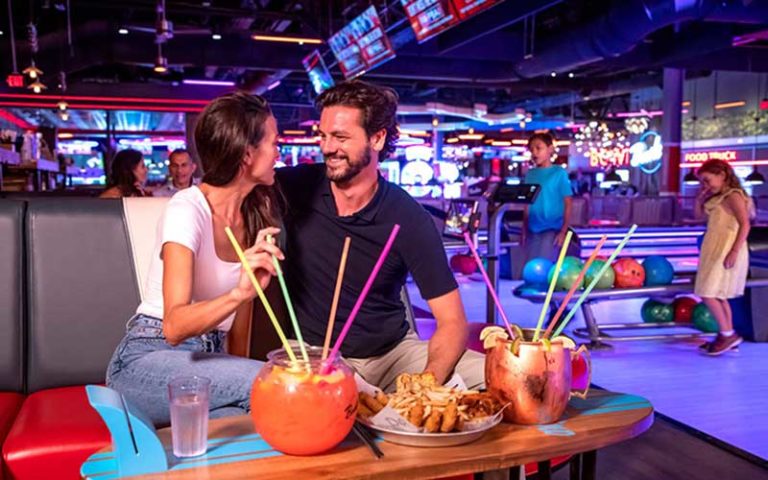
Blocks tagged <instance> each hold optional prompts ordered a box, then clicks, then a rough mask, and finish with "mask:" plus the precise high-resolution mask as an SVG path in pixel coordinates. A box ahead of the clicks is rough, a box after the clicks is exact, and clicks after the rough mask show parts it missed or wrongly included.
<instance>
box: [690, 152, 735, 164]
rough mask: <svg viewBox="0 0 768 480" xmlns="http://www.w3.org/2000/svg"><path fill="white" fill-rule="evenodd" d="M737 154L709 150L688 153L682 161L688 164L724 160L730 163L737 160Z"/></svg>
mask: <svg viewBox="0 0 768 480" xmlns="http://www.w3.org/2000/svg"><path fill="white" fill-rule="evenodd" d="M738 156H739V152H738V151H737V150H709V151H704V152H688V153H686V154H685V155H684V156H683V161H684V162H686V163H688V162H706V161H707V160H724V161H726V162H732V161H735V160H738Z"/></svg>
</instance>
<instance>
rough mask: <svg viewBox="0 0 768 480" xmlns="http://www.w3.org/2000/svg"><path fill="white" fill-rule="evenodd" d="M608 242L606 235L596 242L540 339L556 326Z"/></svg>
mask: <svg viewBox="0 0 768 480" xmlns="http://www.w3.org/2000/svg"><path fill="white" fill-rule="evenodd" d="M606 240H608V235H603V236H602V237H600V241H599V242H597V245H596V246H595V249H594V250H592V254H591V255H590V256H589V258H588V259H587V261H586V263H584V267H583V268H582V269H581V272H579V276H578V277H576V281H575V282H573V285H571V289H570V290H568V293H567V294H566V295H565V298H563V302H562V303H561V304H560V308H558V309H557V313H555V316H554V317H552V321H550V322H549V326H548V327H547V329H546V330H544V333H543V334H542V335H541V338H547V337H548V336H549V335H550V334H551V333H552V329H553V328H554V327H555V325H556V324H557V321H558V320H560V316H561V315H562V314H563V312H564V311H565V308H566V307H567V306H568V302H569V301H570V300H571V297H573V294H574V293H576V290H577V289H578V288H579V285H581V282H582V280H584V276H585V275H586V274H587V270H589V267H590V266H592V262H594V261H595V259H596V258H597V255H598V254H599V253H600V250H601V249H602V248H603V244H605V241H606Z"/></svg>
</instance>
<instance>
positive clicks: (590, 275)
mask: <svg viewBox="0 0 768 480" xmlns="http://www.w3.org/2000/svg"><path fill="white" fill-rule="evenodd" d="M605 263H606V261H605V260H595V261H593V262H592V265H590V266H589V268H588V269H587V273H586V275H584V285H591V284H592V281H593V280H594V279H595V277H596V276H597V274H598V273H600V270H601V269H602V268H603V265H605ZM615 279H616V273H614V271H613V267H608V269H607V270H606V271H605V273H604V274H603V276H602V277H600V280H598V281H597V283H596V284H595V288H601V289H605V288H613V282H614V280H615Z"/></svg>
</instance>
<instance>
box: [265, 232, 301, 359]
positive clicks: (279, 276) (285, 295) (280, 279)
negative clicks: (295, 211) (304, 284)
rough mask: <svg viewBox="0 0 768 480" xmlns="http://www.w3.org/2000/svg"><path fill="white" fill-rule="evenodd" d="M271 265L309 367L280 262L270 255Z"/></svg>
mask: <svg viewBox="0 0 768 480" xmlns="http://www.w3.org/2000/svg"><path fill="white" fill-rule="evenodd" d="M271 237H272V236H271V235H270V236H268V240H269V241H271V240H272V238H271ZM272 264H273V265H274V266H275V272H277V281H278V282H279V283H280V290H282V291H283V298H285V305H286V306H287V307H288V316H289V317H291V324H293V331H294V332H296V340H297V341H298V342H299V349H300V350H301V357H302V358H303V359H304V361H305V362H306V363H307V365H309V355H307V348H306V347H305V346H304V338H302V336H301V330H300V329H299V322H298V320H296V312H295V311H294V310H293V302H291V296H290V295H288V287H287V286H286V284H285V277H284V276H283V269H282V268H280V261H279V260H278V259H277V257H276V256H275V255H274V254H272Z"/></svg>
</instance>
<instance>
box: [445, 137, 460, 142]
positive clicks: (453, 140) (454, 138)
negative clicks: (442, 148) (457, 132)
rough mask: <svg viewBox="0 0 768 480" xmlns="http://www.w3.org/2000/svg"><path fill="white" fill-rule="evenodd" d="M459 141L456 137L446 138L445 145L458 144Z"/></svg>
mask: <svg viewBox="0 0 768 480" xmlns="http://www.w3.org/2000/svg"><path fill="white" fill-rule="evenodd" d="M458 141H459V139H458V138H456V137H451V138H446V139H445V143H458Z"/></svg>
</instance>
